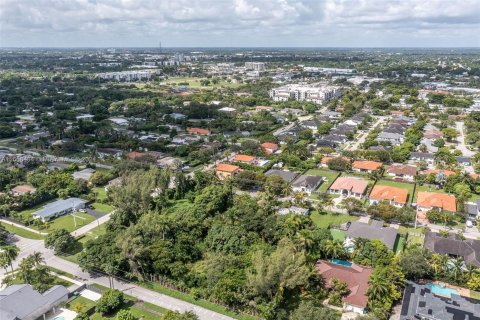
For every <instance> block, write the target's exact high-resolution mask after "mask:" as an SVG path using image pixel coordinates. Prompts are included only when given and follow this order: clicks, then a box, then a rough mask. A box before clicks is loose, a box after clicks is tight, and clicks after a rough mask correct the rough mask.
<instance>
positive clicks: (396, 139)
mask: <svg viewBox="0 0 480 320" xmlns="http://www.w3.org/2000/svg"><path fill="white" fill-rule="evenodd" d="M377 140H378V141H386V142H390V143H391V144H393V145H395V144H401V143H403V141H404V140H405V137H404V136H403V134H400V133H395V132H380V134H379V135H378V137H377Z"/></svg>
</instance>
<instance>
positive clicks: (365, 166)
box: [352, 160, 383, 170]
mask: <svg viewBox="0 0 480 320" xmlns="http://www.w3.org/2000/svg"><path fill="white" fill-rule="evenodd" d="M382 165H383V163H381V162H377V161H368V160H358V161H354V162H353V164H352V168H354V169H362V170H377V169H378V168H380V167H381V166H382Z"/></svg>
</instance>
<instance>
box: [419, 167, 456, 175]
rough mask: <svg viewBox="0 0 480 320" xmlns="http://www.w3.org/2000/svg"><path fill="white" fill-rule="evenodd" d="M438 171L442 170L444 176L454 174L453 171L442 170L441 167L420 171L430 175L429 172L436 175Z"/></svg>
mask: <svg viewBox="0 0 480 320" xmlns="http://www.w3.org/2000/svg"><path fill="white" fill-rule="evenodd" d="M440 172H442V173H443V174H444V175H445V176H446V177H450V176H454V175H455V174H456V173H455V172H454V171H450V170H443V169H427V170H424V171H422V172H421V174H424V175H427V176H428V175H431V174H434V175H437V174H438V173H440Z"/></svg>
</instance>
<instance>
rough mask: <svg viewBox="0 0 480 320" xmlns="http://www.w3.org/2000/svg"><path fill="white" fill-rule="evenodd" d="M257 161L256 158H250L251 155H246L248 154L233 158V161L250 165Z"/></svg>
mask: <svg viewBox="0 0 480 320" xmlns="http://www.w3.org/2000/svg"><path fill="white" fill-rule="evenodd" d="M255 159H256V158H255V157H253V156H249V155H246V154H237V155H235V157H234V158H233V161H237V162H248V163H250V162H253V161H254V160H255Z"/></svg>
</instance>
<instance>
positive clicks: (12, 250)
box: [0, 246, 20, 276]
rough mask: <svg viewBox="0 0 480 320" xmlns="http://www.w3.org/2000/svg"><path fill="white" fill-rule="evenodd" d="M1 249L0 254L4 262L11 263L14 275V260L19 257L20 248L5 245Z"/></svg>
mask: <svg viewBox="0 0 480 320" xmlns="http://www.w3.org/2000/svg"><path fill="white" fill-rule="evenodd" d="M0 250H1V252H0V254H1V256H2V260H3V261H4V263H7V264H8V265H10V268H11V269H12V276H13V261H15V259H17V257H18V253H19V252H20V250H19V249H18V248H17V247H16V246H5V247H3V248H2V249H0Z"/></svg>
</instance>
